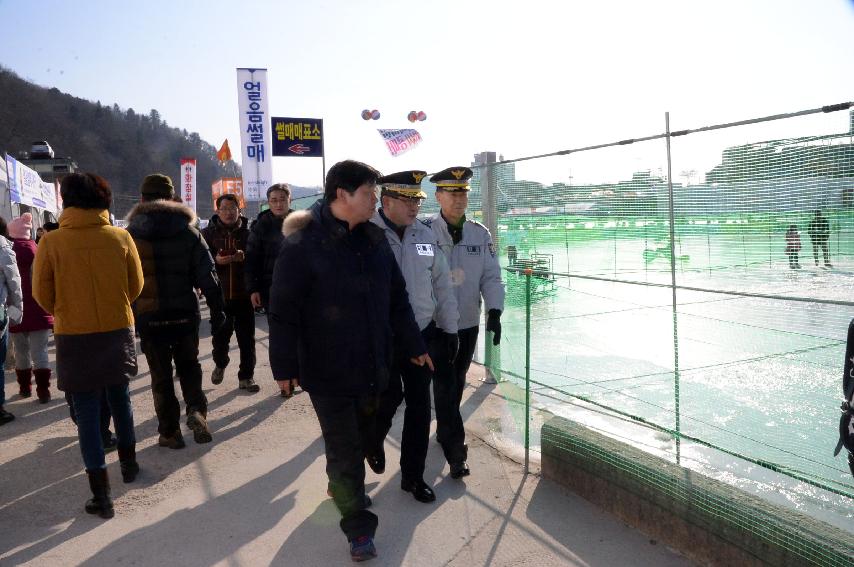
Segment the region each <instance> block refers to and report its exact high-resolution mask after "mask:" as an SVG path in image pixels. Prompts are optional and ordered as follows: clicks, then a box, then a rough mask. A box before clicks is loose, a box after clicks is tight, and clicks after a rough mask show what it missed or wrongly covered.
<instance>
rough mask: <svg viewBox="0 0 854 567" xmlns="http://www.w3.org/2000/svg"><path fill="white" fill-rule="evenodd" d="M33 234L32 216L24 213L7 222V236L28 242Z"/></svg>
mask: <svg viewBox="0 0 854 567" xmlns="http://www.w3.org/2000/svg"><path fill="white" fill-rule="evenodd" d="M32 234H33V215H32V214H31V213H24V214H22V215H21V216H19V217H18V218H16V219H12V220H11V221H10V222H9V236H11V237H12V238H20V239H23V240H29V239H30V238H32Z"/></svg>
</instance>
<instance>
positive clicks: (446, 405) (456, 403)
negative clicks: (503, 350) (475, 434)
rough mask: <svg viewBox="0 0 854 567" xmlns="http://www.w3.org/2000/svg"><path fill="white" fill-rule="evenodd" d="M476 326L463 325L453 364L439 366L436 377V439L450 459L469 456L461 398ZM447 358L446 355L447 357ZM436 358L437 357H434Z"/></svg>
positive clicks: (460, 458) (464, 458)
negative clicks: (458, 347)
mask: <svg viewBox="0 0 854 567" xmlns="http://www.w3.org/2000/svg"><path fill="white" fill-rule="evenodd" d="M477 334H478V328H477V327H470V328H468V329H460V331H459V337H460V350H459V353H458V354H457V359H456V360H455V361H454V364H453V365H449V364H447V363H446V364H445V365H444V367H442V366H437V367H436V375H435V376H434V377H433V401H434V403H435V404H436V441H438V442H439V444H440V445H441V446H442V451H443V452H444V453H445V459H446V460H447V461H448V462H449V463H459V462H461V461H465V460H466V459H467V458H468V447H467V446H466V430H465V428H464V427H463V417H462V415H461V414H460V402H461V401H462V399H463V388H465V385H466V373H467V372H468V371H469V366H471V359H472V357H473V356H474V349H475V347H476V346H477ZM446 360H447V357H446ZM434 362H435V359H434Z"/></svg>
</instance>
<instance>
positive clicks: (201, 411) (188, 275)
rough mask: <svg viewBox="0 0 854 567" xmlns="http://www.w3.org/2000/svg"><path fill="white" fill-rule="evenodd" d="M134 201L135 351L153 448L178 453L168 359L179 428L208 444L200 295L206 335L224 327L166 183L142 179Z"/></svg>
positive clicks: (197, 238)
mask: <svg viewBox="0 0 854 567" xmlns="http://www.w3.org/2000/svg"><path fill="white" fill-rule="evenodd" d="M140 192H141V193H142V202H141V203H139V204H138V205H136V206H135V207H134V208H133V209H132V210H131V212H130V213H129V214H128V217H127V220H128V232H130V234H131V236H133V239H134V242H135V243H136V247H137V249H138V250H139V257H140V260H141V262H142V269H143V272H144V273H145V285H144V286H143V288H142V293H140V295H139V298H138V299H137V300H136V301H135V302H134V304H133V307H134V314H135V316H136V324H137V328H138V329H139V336H140V339H141V344H142V352H143V353H144V354H145V358H146V360H147V361H148V368H149V370H150V371H151V390H152V393H153V394H154V410H155V412H156V413H157V420H158V426H157V430H158V432H159V433H160V438H159V439H158V444H159V445H160V446H161V447H169V448H170V449H180V448H182V447H184V438H183V436H182V435H181V428H180V423H179V422H180V418H181V407H180V405H179V404H178V399H177V398H176V397H175V385H174V383H173V369H172V360H173V358H174V360H175V372H176V373H177V374H178V380H179V382H180V384H181V393H182V394H183V396H184V403H185V404H186V411H187V427H188V428H190V429H191V430H192V432H193V439H194V440H195V441H196V443H208V442H210V441H211V439H212V436H211V433H210V429H208V424H207V410H208V401H207V398H206V397H205V393H204V391H202V367H201V365H200V364H199V323H200V318H201V317H200V313H199V298H198V296H197V295H196V291H195V290H196V289H201V290H202V293H203V294H204V296H205V299H206V300H207V304H208V308H209V309H210V316H211V333H212V334H216V332H217V331H218V330H219V328H220V327H222V325H223V324H224V323H225V313H224V312H223V298H222V290H221V289H220V287H219V279H218V278H217V275H216V270H215V269H214V263H213V259H212V258H211V255H210V252H209V251H208V246H207V244H205V240H204V238H202V235H201V234H200V233H199V231H198V230H196V228H195V227H194V224H195V222H196V215H195V214H194V213H193V211H192V210H190V209H189V207H186V206H185V205H181V204H179V203H175V202H173V201H172V198H173V196H174V189H173V187H172V180H171V179H170V178H169V177H168V176H166V175H162V174H159V173H155V174H152V175H149V176H147V177H146V178H145V179H144V180H143V182H142V186H141V187H140Z"/></svg>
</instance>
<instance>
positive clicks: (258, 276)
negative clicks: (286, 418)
mask: <svg viewBox="0 0 854 567" xmlns="http://www.w3.org/2000/svg"><path fill="white" fill-rule="evenodd" d="M267 203H268V204H269V205H270V208H269V209H267V210H266V211H261V213H259V214H258V218H257V219H255V222H254V223H252V226H251V227H250V229H249V240H248V242H247V243H246V266H245V273H246V290H247V291H248V292H249V298H250V299H251V301H252V306H253V307H254V308H256V309H259V310H260V309H263V310H266V309H267V305H268V303H269V302H270V284H271V283H272V281H273V268H274V266H275V265H276V259H277V258H278V257H279V246H280V245H281V243H282V222H283V221H284V220H285V217H287V216H288V215H289V214H291V213H292V212H293V210H291V208H290V205H291V189H290V187H288V185H287V184H286V183H276V184H275V185H271V186H270V188H269V189H267ZM273 377H274V378H278V377H277V376H275V375H274V376H273ZM277 383H279V384H280V386H279V387H280V390H281V393H282V397H283V398H289V397H291V395H292V394H293V391H294V387H295V386H296V385H297V384H296V383H295V382H289V381H279V380H277Z"/></svg>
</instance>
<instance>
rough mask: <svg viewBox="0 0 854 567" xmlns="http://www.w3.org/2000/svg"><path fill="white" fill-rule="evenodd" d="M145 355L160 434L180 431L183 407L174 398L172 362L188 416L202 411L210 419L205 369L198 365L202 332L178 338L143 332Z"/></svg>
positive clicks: (141, 334)
mask: <svg viewBox="0 0 854 567" xmlns="http://www.w3.org/2000/svg"><path fill="white" fill-rule="evenodd" d="M140 339H141V343H142V352H143V353H144V354H145V359H146V360H147V361H148V369H149V370H150V371H151V392H152V394H154V411H155V413H157V421H158V425H157V431H158V432H159V433H161V434H162V435H172V434H173V433H174V432H175V431H177V430H178V429H180V420H181V406H180V405H179V404H178V398H176V397H175V384H174V380H173V370H172V360H173V359H174V360H175V372H176V373H177V374H178V380H179V383H180V385H181V394H182V395H183V397H184V404H185V406H186V411H187V414H189V413H190V412H192V411H199V412H201V413H202V415H207V411H208V400H207V398H206V397H205V393H204V391H202V367H201V365H200V364H199V329H198V327H196V329H195V331H194V332H191V333H188V334H185V335H181V336H178V337H164V336H158V335H157V333H156V331H155V332H151V331H148V332H141V333H140Z"/></svg>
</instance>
